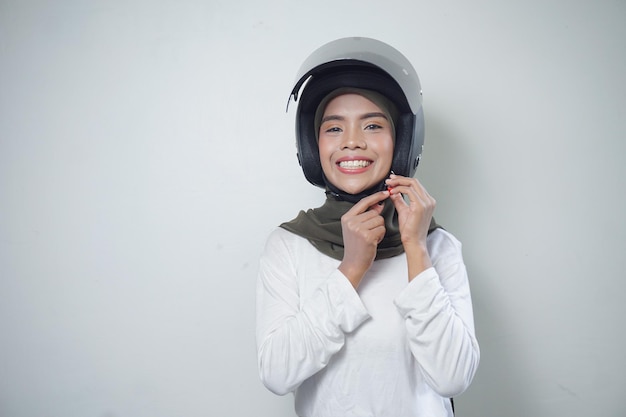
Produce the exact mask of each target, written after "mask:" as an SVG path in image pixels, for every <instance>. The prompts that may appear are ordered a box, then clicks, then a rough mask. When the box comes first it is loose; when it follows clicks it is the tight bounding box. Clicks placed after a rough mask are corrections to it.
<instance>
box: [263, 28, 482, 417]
mask: <svg viewBox="0 0 626 417" xmlns="http://www.w3.org/2000/svg"><path fill="white" fill-rule="evenodd" d="M298 80H299V81H298V82H297V83H296V87H295V88H294V90H293V92H292V95H293V98H294V99H296V100H297V99H298V95H299V93H300V90H301V89H302V92H301V93H302V95H301V97H300V99H299V103H298V111H297V115H296V126H297V128H296V132H297V135H296V137H297V144H298V155H299V159H300V162H301V165H302V169H303V171H304V175H305V177H306V178H307V179H308V180H309V182H311V183H312V184H314V185H317V186H319V187H323V188H324V189H325V191H326V195H327V199H326V202H325V203H324V205H323V206H322V207H319V208H315V209H311V210H307V211H301V212H300V213H299V214H298V216H297V217H296V218H295V219H293V220H292V221H290V222H287V223H283V224H281V225H280V227H279V228H277V229H276V230H274V232H273V233H272V234H271V235H270V236H269V238H268V240H267V243H266V248H265V251H264V253H263V255H262V257H261V260H260V270H259V278H258V284H257V348H258V365H259V372H260V376H261V379H262V381H263V383H264V384H265V385H266V386H267V388H268V389H270V390H271V391H272V392H274V393H277V394H281V395H282V394H286V393H288V392H294V394H295V408H296V412H297V414H298V416H307V417H332V416H364V417H365V416H403V417H417V416H429V417H449V416H452V415H453V409H452V403H451V401H450V400H449V397H452V396H455V395H458V394H460V393H461V392H463V391H464V390H465V389H466V388H467V387H468V386H469V384H470V383H471V381H472V379H473V377H474V374H475V372H476V368H477V366H478V362H479V356H480V354H479V348H478V343H477V341H476V337H475V335H474V319H473V313H472V302H471V297H470V291H469V283H468V279H467V273H466V270H465V265H464V263H463V258H462V255H461V245H460V243H459V242H458V241H457V240H456V238H455V237H454V236H453V235H451V234H450V233H448V232H447V231H445V230H443V229H441V228H439V227H438V226H437V224H436V223H435V221H434V220H433V218H432V214H433V211H434V208H435V200H434V199H433V198H432V197H431V196H430V195H429V194H428V192H427V191H426V189H425V188H424V187H423V186H422V185H421V184H420V183H419V181H417V180H416V179H415V178H413V174H414V173H415V169H416V167H417V164H418V162H419V160H420V157H421V147H422V142H423V135H424V128H423V124H424V118H423V113H422V108H421V90H420V86H419V79H418V78H417V74H416V73H415V70H414V69H413V67H412V66H411V64H410V63H409V62H408V61H407V60H406V58H405V57H404V56H402V55H401V54H400V53H399V52H398V51H396V50H395V49H393V48H391V47H390V46H388V45H386V44H384V43H382V42H379V41H375V40H373V39H365V38H345V39H340V40H337V41H335V42H331V43H330V44H327V45H325V46H323V47H321V48H320V49H318V50H317V51H316V52H314V53H313V54H312V55H311V57H309V59H307V61H305V63H304V64H303V68H302V70H301V71H300V75H299V78H298ZM305 81H306V83H305ZM394 172H395V173H397V174H398V175H396V174H394Z"/></svg>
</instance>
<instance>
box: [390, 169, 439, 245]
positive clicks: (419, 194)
mask: <svg viewBox="0 0 626 417" xmlns="http://www.w3.org/2000/svg"><path fill="white" fill-rule="evenodd" d="M386 184H387V187H388V188H389V189H390V193H391V197H390V198H391V201H393V204H394V206H395V207H396V210H397V212H398V222H399V224H400V236H401V238H402V244H403V245H404V246H405V247H407V245H411V246H414V245H417V246H421V247H424V248H425V247H426V237H427V236H428V228H429V226H430V220H431V219H432V217H433V212H434V211H435V205H436V204H437V202H436V201H435V199H434V198H433V197H432V196H431V195H430V194H428V191H426V188H424V186H423V185H422V184H421V183H420V182H419V181H418V180H417V179H415V178H407V177H402V176H399V175H395V174H391V176H390V177H389V179H388V180H387V181H386ZM402 195H405V196H406V197H407V198H408V203H407V202H406V201H405V200H404V198H402Z"/></svg>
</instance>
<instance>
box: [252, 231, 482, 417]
mask: <svg viewBox="0 0 626 417" xmlns="http://www.w3.org/2000/svg"><path fill="white" fill-rule="evenodd" d="M427 244H428V253H429V255H430V258H431V261H432V264H433V267H432V268H429V269H427V270H425V271H423V272H422V273H420V274H419V275H418V276H416V277H415V278H414V279H413V280H412V281H411V282H410V283H409V282H408V272H407V262H406V256H405V255H404V254H402V255H399V256H396V257H393V258H389V259H382V260H378V261H375V262H374V263H373V265H372V267H371V268H370V270H369V271H368V272H367V274H366V275H365V277H364V278H363V280H362V281H361V284H360V285H359V287H358V289H357V290H355V289H354V288H353V287H352V285H351V284H350V282H349V281H348V279H347V278H346V277H345V276H344V275H343V274H342V273H341V272H340V271H339V270H338V269H337V268H338V266H339V263H340V261H337V260H335V259H333V258H330V257H328V256H326V255H324V254H322V253H321V252H319V251H318V250H317V249H315V248H314V247H313V246H312V245H311V244H310V243H309V242H308V241H307V240H306V239H304V238H302V237H300V236H297V235H295V234H293V233H291V232H288V231H286V230H284V229H281V228H277V229H276V230H275V231H274V232H273V233H272V234H271V235H270V236H269V238H268V240H267V243H266V247H265V250H264V253H263V255H262V256H261V260H260V269H259V278H258V283H257V351H258V364H259V372H260V376H261V380H262V381H263V383H264V384H265V386H266V387H267V388H268V389H269V390H271V391H272V392H274V393H276V394H279V395H284V394H286V393H289V392H294V393H295V408H296V413H297V414H298V416H300V417H349V416H354V417H356V416H358V417H366V416H368V417H369V416H376V417H381V416H390V417H400V416H401V417H413V416H414V417H418V416H424V417H439V416H441V417H444V416H452V410H451V407H450V401H449V400H448V397H452V396H455V395H459V394H460V393H461V392H463V391H464V390H465V389H466V388H467V387H468V386H469V384H470V382H471V381H472V378H473V376H474V373H475V371H476V368H477V367H478V362H479V357H480V352H479V347H478V342H477V341H476V337H475V334H474V319H473V313H472V302H471V297H470V288H469V283H468V279H467V272H466V269H465V265H464V263H463V258H462V254H461V244H460V243H459V241H458V240H457V239H456V238H455V237H454V236H453V235H451V234H450V233H448V232H447V231H445V230H442V229H437V230H435V231H433V232H432V233H431V234H430V235H429V237H428V240H427Z"/></svg>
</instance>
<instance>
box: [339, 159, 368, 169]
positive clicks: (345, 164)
mask: <svg viewBox="0 0 626 417" xmlns="http://www.w3.org/2000/svg"><path fill="white" fill-rule="evenodd" d="M370 164H371V162H370V161H364V160H357V161H341V162H339V166H340V167H341V168H365V167H366V166H369V165H370Z"/></svg>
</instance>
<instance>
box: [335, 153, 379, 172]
mask: <svg viewBox="0 0 626 417" xmlns="http://www.w3.org/2000/svg"><path fill="white" fill-rule="evenodd" d="M346 161H367V162H369V165H367V166H364V167H360V168H345V167H342V166H341V165H339V164H340V163H341V162H346ZM373 165H374V161H373V160H371V159H370V158H366V157H362V156H344V157H341V158H339V159H337V160H336V161H335V166H336V167H337V170H338V171H339V172H341V173H343V174H361V173H363V172H365V171H367V170H369V169H370V168H371V167H372V166H373Z"/></svg>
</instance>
